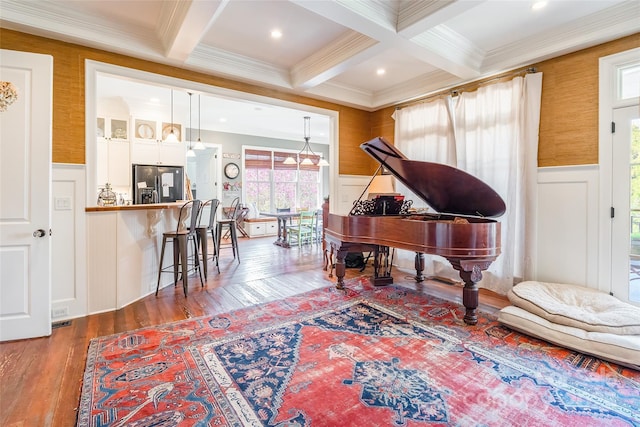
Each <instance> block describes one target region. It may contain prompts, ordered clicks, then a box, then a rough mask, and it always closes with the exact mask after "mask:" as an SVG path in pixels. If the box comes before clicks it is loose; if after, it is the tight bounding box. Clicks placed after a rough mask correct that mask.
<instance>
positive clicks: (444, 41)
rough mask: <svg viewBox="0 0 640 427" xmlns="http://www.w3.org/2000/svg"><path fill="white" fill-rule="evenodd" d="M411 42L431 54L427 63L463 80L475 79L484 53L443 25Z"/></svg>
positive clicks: (416, 37)
mask: <svg viewBox="0 0 640 427" xmlns="http://www.w3.org/2000/svg"><path fill="white" fill-rule="evenodd" d="M411 41H412V42H413V43H414V44H416V45H418V46H420V47H422V48H423V49H424V50H426V51H427V52H429V53H431V57H430V58H429V61H428V62H429V63H430V64H432V65H434V66H435V67H436V68H440V69H443V70H445V71H447V72H449V73H451V74H453V75H456V76H458V77H460V78H463V79H468V78H474V77H477V76H478V75H479V74H480V72H479V70H480V66H481V65H482V59H483V58H484V56H485V52H484V51H483V50H481V49H479V48H478V47H477V46H475V45H474V44H473V43H472V42H471V41H470V40H468V39H467V38H465V37H463V36H461V35H460V34H458V33H457V32H455V31H453V30H452V29H450V28H449V27H447V26H445V25H439V26H437V27H435V28H432V29H430V30H428V31H426V32H424V33H422V34H420V35H417V36H415V37H414V38H413V39H411Z"/></svg>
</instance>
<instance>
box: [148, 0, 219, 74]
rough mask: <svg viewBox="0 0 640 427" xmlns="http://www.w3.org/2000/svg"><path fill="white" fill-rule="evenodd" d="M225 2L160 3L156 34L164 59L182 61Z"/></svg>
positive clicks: (193, 0)
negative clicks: (161, 46)
mask: <svg viewBox="0 0 640 427" xmlns="http://www.w3.org/2000/svg"><path fill="white" fill-rule="evenodd" d="M229 1H230V0H222V1H195V0H188V1H187V0H183V1H179V2H163V5H162V12H161V14H160V22H159V24H158V27H157V32H158V37H159V38H160V40H161V42H162V45H163V46H164V48H165V56H166V57H167V58H169V59H172V60H176V61H179V62H185V61H186V60H187V59H188V58H189V56H190V55H191V53H192V52H193V51H194V49H195V48H196V47H197V46H198V44H199V43H200V40H202V38H203V37H204V35H205V34H206V33H207V31H208V30H209V28H210V27H211V25H213V23H214V22H215V21H216V20H217V19H218V17H219V16H220V14H221V13H222V11H223V10H224V8H225V7H226V6H227V5H228V4H229Z"/></svg>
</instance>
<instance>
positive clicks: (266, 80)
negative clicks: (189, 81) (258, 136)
mask: <svg viewBox="0 0 640 427" xmlns="http://www.w3.org/2000/svg"><path fill="white" fill-rule="evenodd" d="M185 65H187V66H188V67H189V68H191V69H197V70H198V71H202V72H206V73H212V72H213V73H218V74H223V75H225V76H230V77H231V78H233V79H242V80H243V81H250V82H252V83H254V84H258V83H259V84H268V85H271V86H276V87H279V88H285V89H291V88H292V86H291V82H290V79H289V71H288V70H286V69H282V68H277V67H274V66H273V65H271V64H268V63H266V62H261V61H257V60H254V59H252V58H248V57H245V56H241V55H236V54H233V53H230V52H228V51H225V50H222V49H216V48H212V47H210V46H207V47H203V46H200V47H198V48H196V49H195V50H194V51H193V53H192V54H191V56H190V57H189V59H188V60H187V61H186V62H185Z"/></svg>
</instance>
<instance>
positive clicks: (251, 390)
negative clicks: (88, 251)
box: [78, 279, 640, 427]
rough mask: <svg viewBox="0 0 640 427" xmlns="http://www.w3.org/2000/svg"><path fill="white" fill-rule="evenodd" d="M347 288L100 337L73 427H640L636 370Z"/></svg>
mask: <svg viewBox="0 0 640 427" xmlns="http://www.w3.org/2000/svg"><path fill="white" fill-rule="evenodd" d="M347 285H348V286H347V288H348V290H347V291H338V290H336V289H335V288H333V287H330V288H325V289H321V290H317V291H313V292H309V293H306V294H302V295H298V296H295V297H290V298H287V299H285V300H282V301H276V302H271V303H267V304H264V305H261V306H256V307H251V308H247V309H242V310H238V311H234V312H231V313H225V314H221V315H217V316H210V317H201V318H196V319H189V320H184V321H180V322H175V323H170V324H166V325H161V326H158V327H150V328H144V329H139V330H135V331H130V332H127V333H122V334H117V335H112V336H107V337H100V338H96V339H94V340H92V342H91V344H90V347H89V354H88V358H87V367H86V371H85V374H84V383H83V387H82V395H81V400H80V408H79V414H78V426H83V427H84V426H125V425H127V426H178V425H180V426H282V427H285V426H286V427H293V426H366V427H371V426H422V425H428V424H439V425H455V426H502V425H505V426H506V425H520V426H525V425H526V426H581V427H586V426H638V425H640V414H639V412H638V408H640V372H638V371H634V370H630V369H626V368H623V367H619V366H616V365H613V364H611V363H607V362H602V361H600V360H598V359H594V358H592V357H588V356H584V355H581V354H579V353H575V352H572V351H569V350H564V349H561V348H558V347H555V346H553V345H551V344H548V343H545V342H542V341H538V340H535V339H532V338H528V337H526V336H524V335H521V334H519V333H516V332H513V331H511V330H509V329H508V328H506V327H504V326H501V325H500V324H498V323H497V322H496V321H495V318H494V317H493V316H489V315H486V314H483V313H480V314H479V320H478V325H476V326H468V325H466V324H465V323H464V322H463V321H462V317H463V315H464V309H463V308H462V307H461V306H460V305H458V304H455V303H450V302H446V301H443V300H440V299H437V298H434V297H430V296H426V295H424V294H421V293H418V292H414V291H411V290H408V289H405V288H401V287H396V286H388V287H384V288H372V287H371V286H370V285H369V284H368V281H367V280H366V279H358V280H352V281H349V282H348V283H347ZM427 286H428V285H427Z"/></svg>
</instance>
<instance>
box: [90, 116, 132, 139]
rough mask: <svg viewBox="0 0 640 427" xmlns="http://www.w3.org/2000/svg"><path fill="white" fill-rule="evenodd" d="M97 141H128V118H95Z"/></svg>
mask: <svg viewBox="0 0 640 427" xmlns="http://www.w3.org/2000/svg"><path fill="white" fill-rule="evenodd" d="M96 129H97V135H96V137H97V138H98V141H114V142H129V119H127V118H122V117H98V118H97V128H96Z"/></svg>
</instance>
